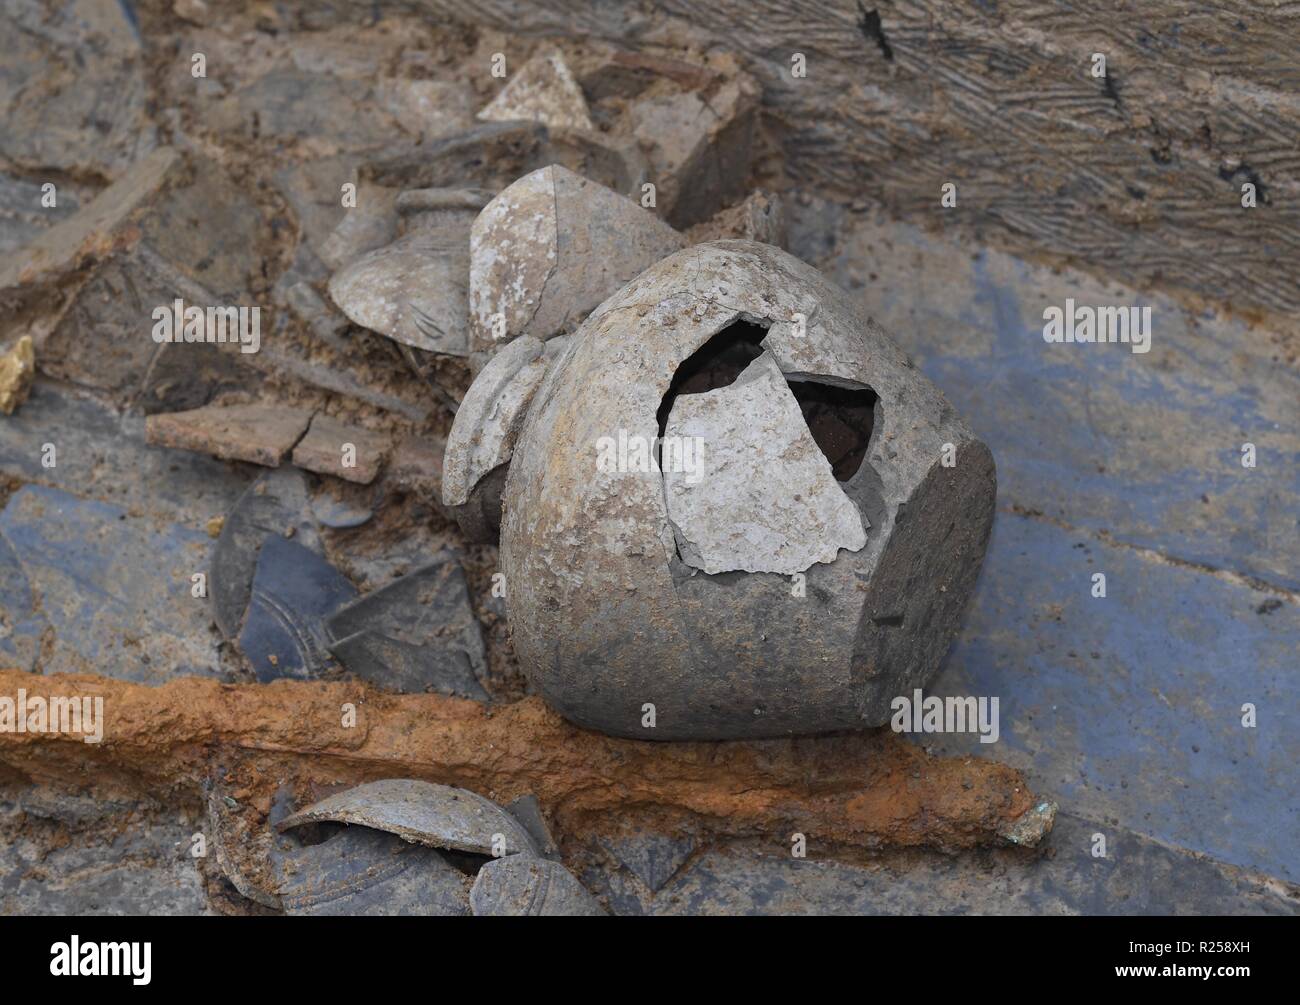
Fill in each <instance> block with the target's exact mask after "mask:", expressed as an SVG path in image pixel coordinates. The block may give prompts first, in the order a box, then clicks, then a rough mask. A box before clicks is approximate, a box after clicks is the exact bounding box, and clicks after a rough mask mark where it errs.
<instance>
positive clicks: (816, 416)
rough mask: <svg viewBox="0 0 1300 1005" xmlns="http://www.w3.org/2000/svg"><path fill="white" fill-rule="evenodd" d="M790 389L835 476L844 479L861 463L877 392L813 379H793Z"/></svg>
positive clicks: (842, 480) (868, 435)
mask: <svg viewBox="0 0 1300 1005" xmlns="http://www.w3.org/2000/svg"><path fill="white" fill-rule="evenodd" d="M789 384H790V390H791V391H792V392H793V393H794V396H795V400H796V401H798V402H799V409H800V411H802V412H803V420H804V422H806V423H807V424H808V431H809V432H810V433H812V438H813V440H814V442H816V444H817V446H818V447H819V448H820V449H821V452H822V453H823V454H825V455H826V459H827V460H828V461H830V462H831V472H832V473H833V474H834V475H835V480H836V481H840V482H847V481H848V480H849V479H850V478H852V477H853V476H854V475H855V474H857V473H858V468H860V467H862V461H863V458H865V457H866V456H867V447H868V445H869V444H870V443H871V430H872V428H873V426H874V425H875V419H876V401H877V395H876V392H875V391H873V390H871V389H870V388H867V387H863V388H855V387H833V386H831V385H830V384H821V383H818V382H817V381H813V380H792V381H790V382H789Z"/></svg>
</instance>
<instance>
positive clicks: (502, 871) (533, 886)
mask: <svg viewBox="0 0 1300 1005" xmlns="http://www.w3.org/2000/svg"><path fill="white" fill-rule="evenodd" d="M469 903H470V908H471V909H472V910H473V912H474V914H475V915H477V916H478V917H512V918H513V917H522V916H527V917H540V918H559V917H598V916H603V915H604V914H606V913H607V912H606V911H605V909H604V908H603V907H601V906H600V904H599V903H597V902H596V898H594V897H593V896H592V895H591V894H590V893H588V892H587V891H586V889H585V888H584V887H583V885H582V884H581V883H579V882H578V880H577V878H576V877H575V876H574V875H573V873H571V872H569V870H568V869H566V868H564V866H562V865H561V864H560V863H559V862H552V861H549V860H547V859H542V858H526V857H524V856H523V855H511V856H509V857H507V858H499V859H493V860H492V861H491V862H489V863H487V865H485V866H483V868H482V869H480V870H479V873H478V876H477V877H476V878H475V880H474V886H473V888H472V889H471V890H470V893H469Z"/></svg>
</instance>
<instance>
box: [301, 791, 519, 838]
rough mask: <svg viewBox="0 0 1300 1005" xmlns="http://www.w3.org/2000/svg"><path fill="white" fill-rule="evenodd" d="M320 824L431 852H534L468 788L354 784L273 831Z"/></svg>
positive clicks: (497, 810)
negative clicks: (383, 835) (363, 830)
mask: <svg viewBox="0 0 1300 1005" xmlns="http://www.w3.org/2000/svg"><path fill="white" fill-rule="evenodd" d="M324 820H332V821H334V822H335V823H344V824H361V825H362V826H365V827H373V828H375V829H376V830H381V831H388V832H389V833H391V834H396V835H397V836H398V837H400V838H402V839H403V840H405V841H412V842H414V843H416V844H423V845H428V846H430V847H432V848H449V849H451V850H453V851H467V852H471V853H473V854H476V855H501V854H505V855H518V854H520V853H522V854H525V855H529V856H533V855H536V854H537V849H536V848H535V847H534V846H533V841H532V838H531V837H529V835H528V832H527V831H526V830H524V828H523V827H522V826H521V825H520V824H519V823H518V822H517V821H516V820H515V819H514V818H513V817H512V816H510V814H508V813H507V812H506V811H505V810H503V809H502V808H501V807H500V806H498V805H497V804H496V803H494V802H492V801H491V800H489V799H485V798H484V797H483V796H480V795H478V794H477V793H474V792H470V791H469V790H468V789H457V788H453V787H452V786H450V785H436V784H434V783H433V782H423V781H419V780H417V779H412V778H387V779H384V780H383V781H378V782H367V783H365V784H364V785H358V786H356V787H355V788H351V789H348V790H347V791H346V792H340V793H338V794H337V795H334V796H330V797H329V798H327V799H322V800H321V801H320V802H318V803H315V804H313V805H312V806H308V807H307V808H306V809H302V810H299V811H298V812H297V813H294V814H293V815H292V816H289V817H286V818H285V819H284V820H282V821H280V823H279V824H277V825H276V828H277V829H278V830H280V831H285V830H289V829H290V828H292V827H299V826H301V825H302V824H310V823H320V822H321V821H324Z"/></svg>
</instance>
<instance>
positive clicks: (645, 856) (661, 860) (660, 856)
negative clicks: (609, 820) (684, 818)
mask: <svg viewBox="0 0 1300 1005" xmlns="http://www.w3.org/2000/svg"><path fill="white" fill-rule="evenodd" d="M600 843H601V844H602V845H603V846H604V847H605V850H606V851H608V852H609V853H610V854H611V855H613V856H614V857H615V858H616V859H618V860H619V861H620V862H622V863H623V864H624V865H625V866H627V868H628V869H629V870H631V872H632V873H633V874H634V875H635V876H636V877H637V879H639V880H641V882H642V883H644V884H645V885H646V888H647V889H648V890H649V891H650V892H651V893H657V892H658V891H659V890H661V889H662V888H663V887H664V885H665V884H666V883H667V882H668V881H669V880H670V879H672V878H673V876H675V875H676V874H677V871H678V870H679V869H681V867H682V866H683V865H685V863H686V861H687V860H688V859H689V858H690V857H691V855H692V854H693V853H694V851H695V839H694V838H692V837H690V836H689V835H686V836H684V837H673V836H671V835H667V834H652V833H649V832H641V833H637V834H631V835H627V836H622V837H615V838H602V839H601V841H600Z"/></svg>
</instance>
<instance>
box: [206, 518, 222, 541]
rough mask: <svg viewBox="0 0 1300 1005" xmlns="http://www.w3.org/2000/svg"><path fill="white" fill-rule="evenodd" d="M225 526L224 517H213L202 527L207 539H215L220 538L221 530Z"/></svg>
mask: <svg viewBox="0 0 1300 1005" xmlns="http://www.w3.org/2000/svg"><path fill="white" fill-rule="evenodd" d="M225 525H226V518H225V517H224V516H214V517H213V518H212V519H210V520H209V521H208V522H207V523H205V524H204V525H203V529H204V530H206V531H207V532H208V537H212V538H217V537H220V536H221V528H222V527H224V526H225Z"/></svg>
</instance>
